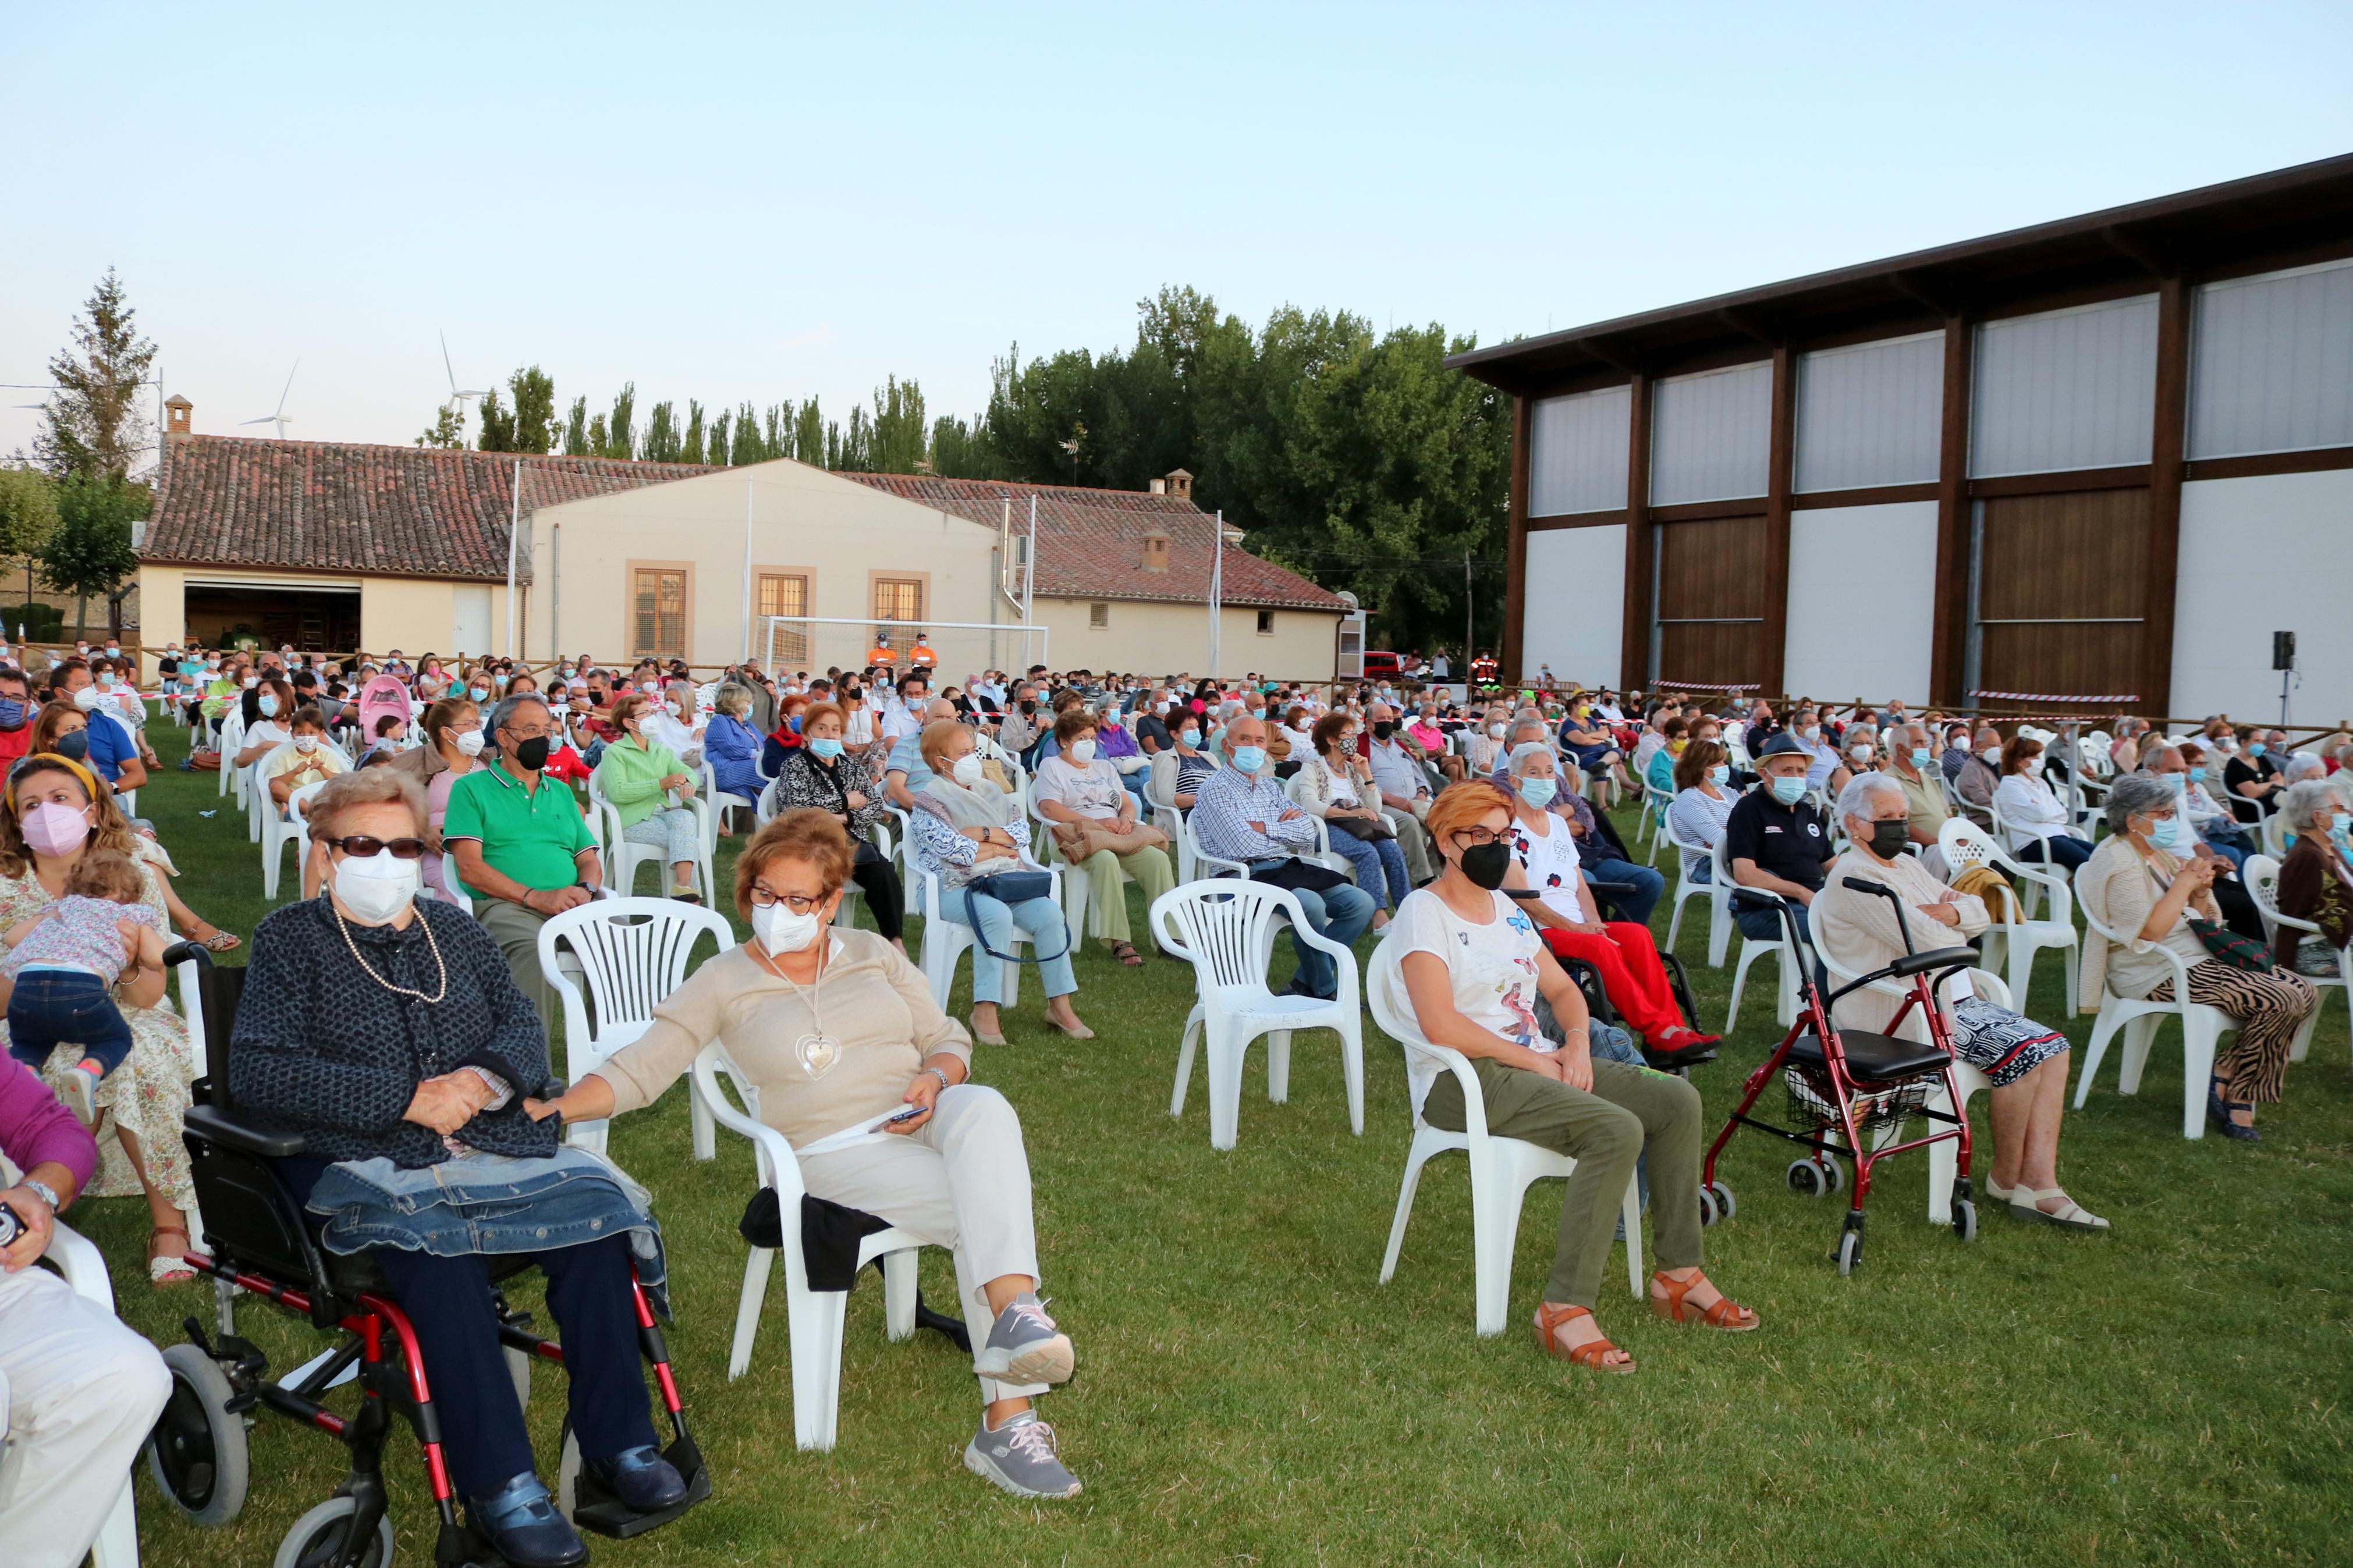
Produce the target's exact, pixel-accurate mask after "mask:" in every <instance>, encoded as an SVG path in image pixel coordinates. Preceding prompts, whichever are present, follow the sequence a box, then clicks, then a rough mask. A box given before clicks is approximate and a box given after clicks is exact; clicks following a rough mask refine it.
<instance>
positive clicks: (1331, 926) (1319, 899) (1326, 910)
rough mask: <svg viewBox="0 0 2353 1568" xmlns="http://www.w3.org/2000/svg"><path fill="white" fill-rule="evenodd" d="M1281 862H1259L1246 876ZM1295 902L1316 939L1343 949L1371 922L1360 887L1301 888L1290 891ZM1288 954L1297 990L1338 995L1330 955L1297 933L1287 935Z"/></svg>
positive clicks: (1368, 904) (1326, 996) (1368, 905)
mask: <svg viewBox="0 0 2353 1568" xmlns="http://www.w3.org/2000/svg"><path fill="white" fill-rule="evenodd" d="M1285 863H1286V862H1284V861H1282V860H1260V861H1257V862H1255V863H1254V864H1252V865H1251V867H1250V874H1251V875H1252V876H1256V875H1257V874H1258V873H1259V872H1261V871H1271V870H1272V869H1274V868H1276V867H1277V866H1281V865H1283V864H1285ZM1292 897H1293V898H1295V899H1297V900H1299V910H1300V912H1301V913H1302V914H1303V915H1305V916H1306V917H1307V923H1308V925H1309V926H1310V927H1312V928H1313V929H1314V932H1315V934H1316V935H1317V936H1320V937H1322V938H1324V940H1325V941H1327V942H1338V943H1339V944H1340V945H1341V946H1343V947H1346V946H1348V945H1349V944H1350V943H1352V942H1355V941H1356V939H1357V938H1358V937H1360V936H1362V935H1364V934H1365V928H1366V926H1368V925H1370V924H1372V921H1373V908H1374V905H1373V896H1372V895H1371V894H1370V893H1367V892H1366V891H1365V890H1364V889H1362V888H1351V887H1349V886H1347V885H1346V884H1345V883H1343V884H1342V885H1341V886H1339V887H1336V888H1334V889H1330V890H1329V891H1326V892H1322V893H1311V892H1308V891H1307V890H1306V889H1303V888H1294V889H1292ZM1291 951H1292V952H1293V953H1294V954H1295V955H1297V957H1298V959H1299V971H1298V973H1297V976H1296V979H1297V981H1298V984H1299V985H1300V987H1301V988H1302V989H1303V990H1305V991H1307V992H1309V993H1311V994H1314V995H1316V996H1320V997H1322V998H1323V999H1324V1001H1326V1002H1329V1001H1331V1000H1332V999H1333V998H1335V996H1337V995H1339V994H1340V972H1339V970H1338V969H1337V968H1335V966H1334V965H1333V963H1332V959H1331V956H1330V955H1329V954H1327V953H1322V952H1316V951H1315V950H1314V948H1312V947H1310V946H1308V945H1307V944H1306V943H1305V942H1302V941H1300V940H1299V932H1298V931H1293V932H1292V933H1291Z"/></svg>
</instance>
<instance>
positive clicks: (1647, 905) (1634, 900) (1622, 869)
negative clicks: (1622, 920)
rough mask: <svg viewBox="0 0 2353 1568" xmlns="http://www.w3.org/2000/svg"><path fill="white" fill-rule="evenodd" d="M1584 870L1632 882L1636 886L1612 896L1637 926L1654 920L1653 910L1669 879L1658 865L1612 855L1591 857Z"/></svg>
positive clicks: (1600, 877)
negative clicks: (1638, 864) (1626, 891)
mask: <svg viewBox="0 0 2353 1568" xmlns="http://www.w3.org/2000/svg"><path fill="white" fill-rule="evenodd" d="M1585 874H1586V875H1587V876H1588V877H1589V878H1591V879H1593V880H1594V881H1597V882H1630V883H1632V884H1633V886H1634V890H1633V891H1632V892H1630V893H1619V894H1613V895H1611V896H1610V898H1611V901H1612V902H1614V903H1615V904H1616V905H1617V906H1618V907H1619V909H1620V910H1623V911H1624V913H1625V917H1626V918H1627V919H1628V920H1630V921H1633V922H1634V924H1636V925H1638V926H1646V925H1649V924H1650V923H1651V910H1654V909H1656V908H1657V907H1658V904H1659V898H1660V896H1661V895H1662V894H1663V893H1664V892H1665V891H1666V890H1667V879H1666V878H1665V877H1664V876H1662V875H1661V874H1660V873H1659V872H1658V871H1657V870H1656V869H1655V868H1651V867H1649V866H1637V865H1635V864H1634V862H1632V861H1631V860H1620V859H1617V858H1609V857H1601V858H1595V857H1588V858H1587V859H1586V862H1585Z"/></svg>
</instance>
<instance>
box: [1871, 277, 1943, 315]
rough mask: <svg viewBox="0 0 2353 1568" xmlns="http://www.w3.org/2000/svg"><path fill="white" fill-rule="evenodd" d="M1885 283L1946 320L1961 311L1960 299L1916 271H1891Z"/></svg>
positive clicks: (1907, 298)
mask: <svg viewBox="0 0 2353 1568" xmlns="http://www.w3.org/2000/svg"><path fill="white" fill-rule="evenodd" d="M1887 283H1888V287H1890V288H1892V289H1894V290H1895V291H1896V292H1897V293H1898V294H1901V295H1903V296H1904V297H1905V299H1906V300H1912V301H1914V302H1915V303H1916V304H1921V305H1926V306H1927V307H1928V309H1930V310H1934V311H1936V314H1938V315H1940V316H1943V317H1945V318H1947V320H1949V319H1951V318H1952V317H1955V316H1957V315H1959V314H1960V313H1961V307H1960V301H1959V300H1958V299H1957V298H1956V297H1955V296H1954V295H1952V294H1950V293H1948V292H1947V291H1946V290H1945V289H1943V288H1942V287H1940V286H1938V285H1936V284H1933V283H1931V282H1929V281H1928V280H1927V279H1926V278H1924V277H1922V276H1921V275H1920V274H1919V273H1917V272H1891V273H1889V274H1888V275H1887Z"/></svg>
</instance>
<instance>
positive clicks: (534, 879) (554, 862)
mask: <svg viewBox="0 0 2353 1568" xmlns="http://www.w3.org/2000/svg"><path fill="white" fill-rule="evenodd" d="M441 838H442V842H443V843H445V844H446V843H448V841H449V840H451V839H455V838H471V839H473V840H475V841H476V842H478V843H480V845H481V847H482V859H483V861H484V863H486V864H487V865H488V866H489V867H490V868H491V869H492V870H493V871H496V872H498V873H500V874H501V876H505V877H511V878H512V879H514V880H516V881H518V882H520V883H522V885H523V886H524V887H526V888H536V889H540V890H542V891H543V892H544V891H550V890H553V889H557V888H568V887H570V886H572V884H573V883H575V882H577V881H578V880H579V879H580V871H579V868H578V866H577V865H576V863H575V859H574V857H575V856H577V855H578V854H579V853H580V851H582V850H583V849H594V848H596V836H595V835H594V834H592V833H590V832H589V831H588V823H587V821H586V818H584V817H583V816H581V815H580V807H579V805H578V804H577V803H575V801H574V800H573V798H572V790H571V786H569V785H568V784H565V783H563V782H562V781H561V780H558V779H551V778H549V777H547V776H546V775H545V774H542V775H541V776H540V781H539V787H538V788H537V789H535V790H526V789H524V788H523V787H522V784H518V783H516V782H515V780H514V777H513V775H512V774H511V773H508V772H507V771H506V769H504V768H502V767H500V766H499V765H498V764H496V763H492V764H491V766H489V767H486V768H476V769H475V770H474V771H473V772H472V773H468V774H467V775H466V776H465V777H464V778H461V779H459V781H458V782H457V783H456V784H452V785H450V786H449V809H448V814H447V815H446V816H444V817H443V818H442V821H441ZM449 875H450V876H451V878H452V879H455V878H456V876H457V869H456V867H455V864H454V862H453V863H452V865H451V868H450V871H449ZM466 891H467V893H468V895H469V896H470V897H474V898H480V897H481V895H480V894H479V893H476V892H475V891H474V890H473V889H471V888H468V889H466Z"/></svg>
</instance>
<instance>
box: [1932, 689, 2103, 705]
mask: <svg viewBox="0 0 2353 1568" xmlns="http://www.w3.org/2000/svg"><path fill="white" fill-rule="evenodd" d="M1969 695H1970V696H1972V697H1990V698H1993V699H1994V700H1997V701H2000V702H2086V703H2100V702H2137V701H2139V700H2140V694H2139V693H2138V692H2122V693H2117V694H2114V695H2110V696H2107V697H2070V696H2068V695H2067V694H2066V693H2065V692H2063V691H1972V692H1970V693H1969Z"/></svg>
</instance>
